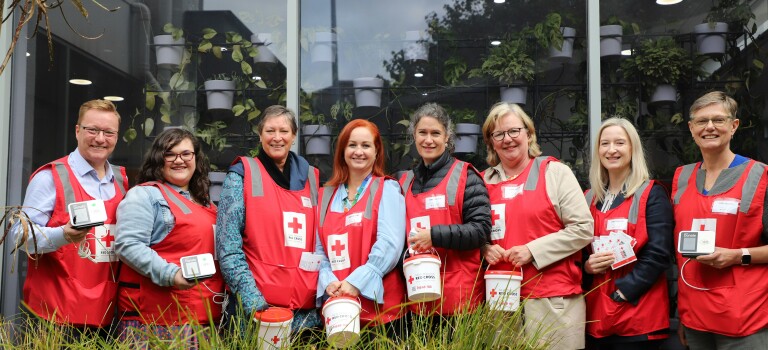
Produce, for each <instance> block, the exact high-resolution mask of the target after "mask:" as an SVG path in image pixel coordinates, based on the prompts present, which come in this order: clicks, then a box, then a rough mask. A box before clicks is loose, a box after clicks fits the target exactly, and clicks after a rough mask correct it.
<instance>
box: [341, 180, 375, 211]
mask: <svg viewBox="0 0 768 350" xmlns="http://www.w3.org/2000/svg"><path fill="white" fill-rule="evenodd" d="M370 179H371V174H368V176H366V177H365V179H363V182H362V183H361V184H360V186H358V187H357V193H356V194H355V197H354V198H353V199H352V200H351V201H350V200H349V187H348V185H347V184H344V189H345V190H346V191H347V195H346V196H345V197H344V198H342V200H341V204H343V205H344V212H345V213H346V212H347V211H349V209H352V207H354V206H355V204H357V201H358V200H360V197H361V196H362V195H363V189H365V184H367V183H368V180H370Z"/></svg>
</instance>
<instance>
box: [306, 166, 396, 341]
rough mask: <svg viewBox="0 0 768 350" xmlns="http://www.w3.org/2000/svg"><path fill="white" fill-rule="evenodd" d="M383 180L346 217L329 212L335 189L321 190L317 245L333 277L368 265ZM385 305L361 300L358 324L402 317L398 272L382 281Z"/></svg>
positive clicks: (377, 180) (342, 276) (375, 181)
mask: <svg viewBox="0 0 768 350" xmlns="http://www.w3.org/2000/svg"><path fill="white" fill-rule="evenodd" d="M385 179H386V178H384V177H373V178H372V180H371V184H370V185H369V186H368V191H366V192H365V194H364V195H363V197H362V198H360V199H359V200H358V202H357V203H356V204H355V205H354V206H352V208H351V209H349V211H348V212H346V213H335V212H332V211H331V210H330V207H331V205H330V204H331V200H332V199H333V196H334V195H335V193H336V190H337V188H338V187H324V188H322V189H321V190H320V197H321V198H322V201H321V203H320V226H319V235H320V242H321V243H322V245H323V249H324V250H325V252H326V254H327V256H328V260H329V261H330V262H331V269H332V270H333V274H334V275H335V276H336V278H338V279H339V281H343V280H344V279H345V278H347V276H349V275H350V274H351V273H352V271H354V270H355V269H356V268H358V267H360V266H362V265H365V263H366V262H368V255H369V254H370V253H371V248H372V247H373V244H374V243H376V236H377V234H378V229H377V224H378V218H379V203H381V197H382V195H383V193H384V180H385ZM382 282H383V284H384V304H383V305H380V304H377V303H376V302H375V301H373V300H369V299H367V298H360V303H361V306H362V308H363V310H362V311H361V313H360V320H361V321H363V323H364V324H367V325H368V326H375V325H379V324H384V323H388V322H391V321H394V320H396V319H398V318H400V317H402V316H403V313H402V312H401V310H402V309H401V308H400V307H399V305H401V304H403V303H405V282H404V281H403V279H402V277H401V274H400V273H399V271H397V270H392V271H390V272H389V273H387V274H386V275H385V276H384V278H383V281H382Z"/></svg>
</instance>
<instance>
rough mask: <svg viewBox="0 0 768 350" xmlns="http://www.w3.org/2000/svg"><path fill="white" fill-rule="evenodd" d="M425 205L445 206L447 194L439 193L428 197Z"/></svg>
mask: <svg viewBox="0 0 768 350" xmlns="http://www.w3.org/2000/svg"><path fill="white" fill-rule="evenodd" d="M425 205H426V208H427V209H440V208H445V196H444V195H439V196H432V197H427V199H426V203H425Z"/></svg>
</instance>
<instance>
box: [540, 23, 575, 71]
mask: <svg viewBox="0 0 768 350" xmlns="http://www.w3.org/2000/svg"><path fill="white" fill-rule="evenodd" d="M562 24H563V18H562V17H561V16H560V14H558V13H554V12H552V13H549V14H547V16H546V17H545V18H544V20H543V21H541V22H539V23H536V25H535V26H534V27H533V28H532V29H530V30H529V31H530V32H531V34H533V37H534V38H535V39H536V42H538V43H539V45H540V46H541V47H542V48H544V49H547V50H549V58H550V59H553V60H556V61H567V60H570V59H571V57H573V42H574V40H575V39H576V29H575V28H571V27H563V26H562Z"/></svg>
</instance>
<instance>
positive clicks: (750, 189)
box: [674, 162, 765, 214]
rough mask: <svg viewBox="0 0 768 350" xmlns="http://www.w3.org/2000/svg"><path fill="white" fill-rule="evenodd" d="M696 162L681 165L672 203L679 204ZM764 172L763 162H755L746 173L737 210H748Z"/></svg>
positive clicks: (743, 211) (744, 211) (745, 211)
mask: <svg viewBox="0 0 768 350" xmlns="http://www.w3.org/2000/svg"><path fill="white" fill-rule="evenodd" d="M695 167H696V164H688V165H686V166H684V167H683V170H682V171H681V172H680V177H679V178H678V180H677V192H676V193H675V198H674V204H680V198H681V197H682V196H683V192H685V190H686V189H687V188H688V181H689V180H690V178H691V176H693V170H694V168H695ZM764 172H765V164H763V163H760V162H755V163H754V165H753V166H752V168H751V169H750V170H749V174H747V178H746V180H745V181H744V185H743V186H742V188H741V202H740V203H739V211H740V212H742V213H744V214H746V213H747V212H748V211H749V207H750V206H751V205H752V199H753V198H754V197H755V191H757V186H758V185H759V184H760V179H761V178H762V176H763V173H764Z"/></svg>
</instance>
